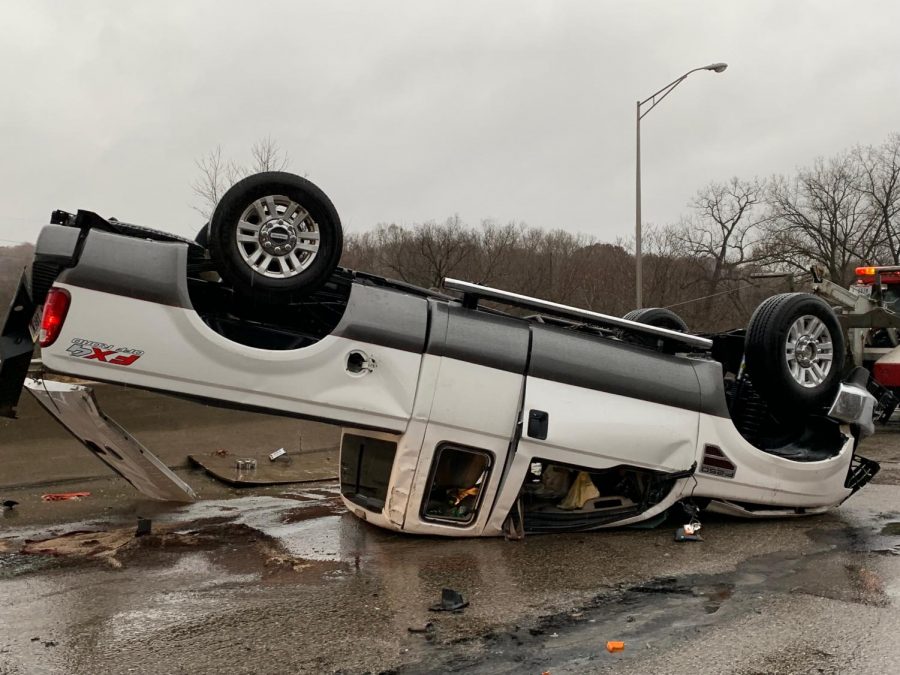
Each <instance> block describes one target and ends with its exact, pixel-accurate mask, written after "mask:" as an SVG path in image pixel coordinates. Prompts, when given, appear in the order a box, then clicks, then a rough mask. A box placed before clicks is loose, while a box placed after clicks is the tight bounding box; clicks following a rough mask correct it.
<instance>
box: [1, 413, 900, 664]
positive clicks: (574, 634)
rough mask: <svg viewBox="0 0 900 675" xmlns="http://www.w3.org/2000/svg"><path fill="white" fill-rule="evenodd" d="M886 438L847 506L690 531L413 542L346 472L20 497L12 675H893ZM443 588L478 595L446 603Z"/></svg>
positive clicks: (896, 657)
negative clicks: (355, 503)
mask: <svg viewBox="0 0 900 675" xmlns="http://www.w3.org/2000/svg"><path fill="white" fill-rule="evenodd" d="M873 440H877V442H870V443H869V447H870V451H869V454H870V455H872V456H873V458H875V459H879V460H882V461H884V467H885V468H884V470H883V472H882V474H880V475H879V476H878V477H877V478H876V482H877V484H873V485H870V486H868V487H867V488H865V489H864V490H862V491H861V492H860V493H859V494H857V495H855V496H854V497H852V498H851V499H850V500H848V501H847V502H846V503H845V504H844V505H843V506H841V507H840V508H838V509H834V510H832V511H830V512H829V513H827V514H825V515H822V516H816V517H807V518H797V519H791V520H778V521H742V520H736V519H730V518H725V517H712V516H707V517H706V518H704V519H703V530H702V534H703V536H704V541H702V542H696V543H676V542H675V541H674V540H673V539H674V538H673V534H674V529H675V527H676V526H677V524H678V523H677V522H672V523H666V524H664V525H661V526H660V527H658V528H656V529H652V530H617V531H607V532H601V533H595V534H575V535H572V534H569V535H545V536H532V537H527V538H526V539H525V540H524V541H518V542H511V541H504V540H502V539H496V540H445V539H437V538H423V537H412V536H408V535H400V534H394V533H391V532H387V531H384V530H379V529H376V528H373V527H371V526H368V525H367V524H366V523H364V522H362V521H360V520H358V519H357V518H355V517H353V516H351V515H349V514H348V513H346V512H345V510H344V508H343V506H342V505H341V503H340V500H339V498H338V497H337V491H336V485H335V484H334V483H333V482H324V483H316V484H307V485H297V486H281V487H276V488H267V489H254V490H251V491H240V490H233V489H222V488H221V487H218V486H216V485H215V484H214V483H213V482H212V481H211V480H210V479H208V478H205V477H204V475H203V474H202V473H200V472H192V471H189V470H187V469H184V468H179V469H178V471H179V474H180V475H182V476H183V477H184V478H185V479H186V480H188V481H189V482H190V483H191V485H192V486H195V487H196V488H197V489H198V490H199V491H200V493H201V495H203V496H204V497H205V499H204V500H203V501H200V502H198V503H196V504H192V505H188V506H177V505H176V506H172V505H160V504H153V503H150V502H146V501H141V500H140V499H138V498H136V497H135V496H134V495H133V493H132V492H130V491H129V490H130V488H127V486H125V488H123V487H122V486H121V485H119V483H118V482H117V481H119V479H117V478H92V479H90V480H87V479H86V480H85V481H79V482H78V483H77V484H76V485H75V487H73V486H72V484H71V483H66V484H63V486H62V487H63V488H64V489H66V490H70V489H76V487H77V488H78V489H83V488H87V489H88V490H89V491H90V492H91V493H92V494H91V497H89V498H85V499H83V500H82V501H80V502H58V503H52V504H46V503H43V502H41V500H40V494H41V493H42V492H44V491H49V490H50V489H51V488H50V487H48V486H35V487H23V488H16V489H14V490H10V489H6V490H4V491H3V495H2V496H3V497H4V498H8V497H13V498H15V499H16V501H18V502H19V506H17V507H15V509H14V510H13V511H8V512H2V513H0V599H2V602H0V673H2V674H4V675H5V674H7V673H29V674H30V673H53V674H56V673H76V674H88V673H91V674H93V673H127V672H135V673H191V674H198V673H217V674H218V673H332V672H341V673H365V672H401V673H425V672H466V673H471V672H474V673H536V674H537V673H542V672H545V671H549V672H551V673H553V674H554V675H556V674H558V673H590V672H598V673H603V672H617V673H620V672H621V673H648V672H652V673H684V672H691V673H742V674H749V673H771V672H779V673H843V672H863V673H866V672H877V673H880V674H882V673H889V672H894V670H896V663H897V662H900V648H898V647H897V646H896V636H897V635H898V634H900V485H898V483H900V481H898V480H897V476H900V471H898V470H897V469H898V467H900V433H898V432H897V431H893V430H889V431H887V432H884V433H883V434H882V435H881V436H880V437H876V439H873ZM0 450H2V449H0ZM70 470H71V471H72V472H73V473H74V472H75V470H76V469H75V468H72V469H70ZM119 482H120V481H119ZM138 516H143V517H147V518H150V519H151V520H152V528H151V533H150V534H149V535H146V536H141V537H135V536H134V534H135V531H136V522H137V517H138ZM73 533H74V534H73ZM28 551H31V552H28ZM442 588H453V589H456V590H458V591H460V592H461V593H462V594H463V596H464V598H465V600H467V601H469V603H470V604H469V606H468V607H466V608H465V609H464V610H462V611H461V612H458V613H453V612H432V611H430V610H429V607H431V606H432V605H434V604H435V603H437V602H438V601H439V599H440V594H441V589H442ZM429 624H430V625H429ZM611 640H616V641H622V642H624V643H625V648H624V650H623V651H619V652H615V653H610V652H608V651H607V650H606V648H605V647H606V643H607V642H608V641H611Z"/></svg>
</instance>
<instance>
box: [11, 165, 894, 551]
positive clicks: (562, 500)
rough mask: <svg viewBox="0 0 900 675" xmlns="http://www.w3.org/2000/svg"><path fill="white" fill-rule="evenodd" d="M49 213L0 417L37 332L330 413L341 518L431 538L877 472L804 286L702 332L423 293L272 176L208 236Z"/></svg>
mask: <svg viewBox="0 0 900 675" xmlns="http://www.w3.org/2000/svg"><path fill="white" fill-rule="evenodd" d="M51 220H52V223H53V224H51V225H48V226H47V227H45V228H44V230H43V231H42V232H41V235H40V238H39V240H38V244H37V248H36V253H35V259H34V263H33V273H32V278H31V280H30V283H26V282H25V281H24V280H23V283H22V284H21V286H20V289H19V294H18V296H17V298H16V300H15V302H14V303H13V306H12V308H11V311H10V313H9V315H8V317H7V320H6V323H5V327H4V332H3V335H2V337H0V357H2V362H0V413H2V414H6V415H7V416H13V415H14V411H15V405H16V402H17V400H18V397H19V392H20V391H21V389H22V386H23V381H24V380H25V377H26V370H27V365H28V361H29V360H30V358H31V355H32V351H33V340H32V336H33V335H36V334H37V332H38V331H39V333H40V344H41V347H42V352H41V356H42V360H43V364H44V366H45V368H46V369H47V370H48V371H52V372H55V373H63V374H66V375H72V376H78V377H82V378H86V379H89V380H97V381H107V382H114V383H122V384H127V385H129V386H135V387H141V388H145V389H150V390H156V391H161V392H166V393H170V394H174V395H178V396H184V397H189V398H195V399H198V400H203V401H206V402H211V403H215V404H218V405H226V406H237V407H240V408H244V409H251V410H258V411H265V412H272V413H277V414H285V415H294V416H297V417H304V418H309V419H316V420H324V421H329V422H333V423H335V424H339V425H342V426H343V428H344V432H343V436H342V444H341V460H340V463H341V468H340V483H341V494H342V495H343V499H344V502H345V504H346V506H347V508H348V509H349V510H350V511H351V512H352V513H354V514H356V515H357V516H359V517H360V518H362V519H364V520H366V521H368V522H370V523H373V524H375V525H378V526H381V527H385V528H389V529H393V530H402V531H405V532H415V533H425V534H436V535H445V536H494V535H500V534H503V533H504V532H507V533H521V532H549V531H565V530H581V531H584V530H593V529H600V528H605V527H610V526H618V525H626V524H631V523H637V522H640V521H646V520H648V519H652V518H654V517H657V516H659V515H660V514H662V513H663V512H664V511H665V510H666V509H668V508H670V507H672V506H673V505H674V504H676V503H678V502H681V501H688V502H690V503H691V504H692V505H695V506H697V507H699V508H702V509H704V508H705V509H710V510H716V511H719V512H727V513H731V514H736V515H742V516H750V517H771V516H788V515H790V516H794V515H798V514H811V513H819V512H822V511H824V510H826V509H828V508H830V507H833V506H835V505H837V504H840V503H841V502H842V501H844V500H845V499H846V498H847V497H849V496H850V495H851V494H853V492H855V491H856V490H858V489H859V488H860V487H862V486H863V485H865V484H866V483H867V482H868V481H869V480H870V479H871V477H872V476H873V475H874V474H875V472H876V471H877V470H878V465H877V464H876V463H874V462H872V461H870V460H867V459H864V458H862V457H860V456H858V455H857V454H855V450H856V446H857V444H858V442H859V440H860V439H861V438H862V437H863V436H865V435H867V434H869V433H871V432H872V405H873V403H874V400H873V398H872V397H871V396H870V395H869V394H868V393H867V391H866V381H867V379H868V373H867V372H866V371H865V370H863V369H857V370H855V371H853V372H851V373H849V374H847V373H844V372H843V355H844V347H843V339H842V337H841V332H840V329H839V328H838V324H837V322H836V320H835V318H834V316H833V314H832V311H831V309H830V308H829V307H828V306H827V305H826V304H825V303H824V302H823V301H821V300H820V299H818V298H816V297H814V296H810V295H804V294H787V295H781V296H775V297H773V298H770V299H769V300H767V301H766V302H764V303H763V304H762V305H761V306H760V307H759V308H758V309H757V311H756V313H755V314H754V316H753V318H752V320H751V323H750V325H749V328H748V329H747V330H746V331H744V330H738V331H733V332H730V333H725V334H717V335H711V336H706V337H701V336H697V335H692V334H689V333H687V332H686V328H685V327H684V325H683V323H682V322H681V321H680V319H678V317H677V316H675V315H674V314H672V313H671V312H669V311H667V310H642V311H636V312H632V313H631V314H629V315H628V316H627V317H626V318H618V317H612V316H605V315H602V314H597V313H594V312H590V311H586V310H581V309H577V308H573V307H566V306H562V305H558V304H555V303H550V302H545V301H542V300H538V299H535V298H528V297H523V296H519V295H516V294H513V293H508V292H504V291H501V290H497V289H492V288H487V287H483V286H478V285H474V284H469V283H465V282H462V281H455V280H449V279H448V280H446V281H445V287H446V290H447V292H448V294H443V293H438V292H434V291H429V290H425V289H421V288H416V287H413V286H409V285H407V284H403V283H399V282H394V281H390V280H388V279H384V278H381V277H377V276H373V275H369V274H364V273H359V272H354V271H352V270H347V269H342V268H339V267H337V261H338V259H339V255H340V250H341V229H340V221H339V219H338V217H337V213H336V212H335V210H334V207H333V206H332V205H331V202H330V201H329V200H328V198H327V197H326V196H325V195H324V194H323V193H322V192H321V191H319V190H318V189H317V188H315V186H313V185H312V184H310V183H309V182H308V181H305V180H303V179H301V178H298V177H296V176H291V175H289V174H283V173H269V174H259V175H257V176H252V177H251V178H249V179H246V180H244V181H242V182H241V183H238V184H237V185H235V187H233V188H232V189H231V190H230V191H229V192H228V193H227V194H226V195H225V197H224V198H223V199H222V201H221V202H220V203H219V206H218V207H217V208H216V212H215V213H214V215H213V217H212V219H211V222H210V224H209V225H208V226H206V227H204V229H203V230H202V231H201V233H200V235H199V236H198V238H197V241H190V240H186V239H182V238H179V237H176V236H173V235H168V234H165V233H162V232H158V231H153V230H147V229H144V228H139V227H136V226H133V225H129V224H126V223H121V222H118V221H115V220H104V219H103V218H101V217H99V216H97V215H95V214H93V213H90V212H86V211H79V212H78V214H77V215H70V214H67V213H63V212H54V215H53V217H52V219H51ZM486 302H487V303H489V304H488V305H486ZM41 307H42V308H43V310H42V311H41V309H40V308H41ZM501 307H505V308H506V309H505V310H501V309H498V308H501ZM32 315H34V316H35V321H34V323H32V321H31V320H32ZM844 376H846V378H845V379H844V381H843V382H842V378H844ZM29 388H30V389H31V390H33V392H34V393H36V395H37V396H38V397H39V399H41V400H42V402H43V403H44V404H45V406H46V407H47V408H48V410H50V411H51V412H52V413H53V414H54V415H55V416H56V418H57V419H59V420H60V421H61V422H63V424H65V425H66V426H67V427H68V428H69V429H70V431H72V432H73V433H74V434H75V435H76V436H78V437H79V438H80V439H81V440H83V441H84V442H85V444H86V445H87V446H88V447H89V448H90V449H91V450H92V451H93V452H94V453H95V454H96V455H97V456H98V457H99V458H101V459H104V461H107V462H108V463H109V464H110V465H111V466H113V468H115V469H116V470H117V471H119V472H120V473H121V474H122V475H123V476H125V477H126V478H127V479H129V480H130V481H131V482H132V483H133V484H134V485H135V486H136V487H137V488H138V489H141V490H142V491H144V492H146V493H147V494H150V495H151V496H155V497H158V498H185V499H189V498H191V496H192V493H191V491H190V488H189V487H188V486H186V485H184V484H183V483H181V481H180V480H178V479H177V478H176V477H175V476H174V475H171V474H170V473H168V472H167V470H166V469H165V467H164V466H162V465H161V464H159V463H158V462H156V463H154V458H153V457H152V455H150V454H149V453H148V452H146V449H143V448H138V451H137V452H133V446H134V443H135V441H134V440H133V439H131V438H130V436H129V435H128V434H127V432H125V431H124V430H122V429H120V428H118V427H117V426H116V425H115V424H114V423H113V422H112V421H111V420H108V419H107V418H105V417H104V416H103V415H102V413H100V411H98V410H97V409H96V407H95V406H94V405H93V402H92V400H91V398H90V396H89V392H87V391H86V390H85V389H84V388H79V387H73V386H71V385H62V384H59V383H51V382H49V381H31V382H30V383H29ZM166 481H169V483H168V485H166Z"/></svg>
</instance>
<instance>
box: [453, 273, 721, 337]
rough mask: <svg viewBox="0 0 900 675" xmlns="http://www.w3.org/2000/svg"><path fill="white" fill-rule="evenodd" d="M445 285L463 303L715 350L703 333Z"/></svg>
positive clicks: (475, 287) (455, 284) (468, 285)
mask: <svg viewBox="0 0 900 675" xmlns="http://www.w3.org/2000/svg"><path fill="white" fill-rule="evenodd" d="M444 288H446V289H448V290H451V291H457V292H459V293H462V294H463V305H465V306H467V307H472V308H475V307H477V306H478V300H479V299H481V298H484V299H485V300H493V301H495V302H500V303H503V304H505V305H512V306H513V307H519V308H521V309H528V310H532V311H535V312H543V313H545V314H550V315H551V316H560V317H562V318H564V319H570V320H574V321H581V322H586V323H591V324H596V325H600V326H611V327H613V328H624V329H626V330H629V331H632V332H635V333H643V334H645V335H651V336H653V337H655V338H660V339H664V340H670V341H671V342H676V343H679V344H683V345H688V346H689V347H696V348H699V349H703V350H710V349H712V345H713V343H712V340H709V339H707V338H703V337H700V336H699V335H691V334H690V333H679V332H678V331H676V330H669V329H668V328H660V327H658V326H649V325H647V324H645V323H638V322H637V321H629V320H628V319H621V318H619V317H617V316H609V315H608V314H600V313H599V312H591V311H590V310H587V309H580V308H578V307H571V306H569V305H561V304H559V303H557V302H550V301H549V300H540V299H538V298H532V297H529V296H527V295H519V294H518V293H510V292H509V291H503V290H500V289H499V288H491V287H490V286H481V285H479V284H472V283H469V282H468V281H460V280H459V279H451V278H449V277H447V278H446V279H444Z"/></svg>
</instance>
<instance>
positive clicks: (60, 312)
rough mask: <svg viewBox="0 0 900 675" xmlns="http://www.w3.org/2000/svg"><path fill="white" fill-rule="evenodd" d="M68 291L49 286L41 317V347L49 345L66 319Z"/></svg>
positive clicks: (54, 339) (56, 336)
mask: <svg viewBox="0 0 900 675" xmlns="http://www.w3.org/2000/svg"><path fill="white" fill-rule="evenodd" d="M70 300H71V298H70V297H69V291H66V290H63V289H62V288H51V289H50V292H49V293H48V294H47V300H46V302H44V316H43V318H42V319H41V336H40V337H41V339H40V345H41V347H49V346H50V345H52V344H53V343H54V342H56V338H58V337H59V331H61V330H62V325H63V321H65V320H66V312H68V311H69V302H70Z"/></svg>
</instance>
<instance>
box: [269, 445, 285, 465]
mask: <svg viewBox="0 0 900 675" xmlns="http://www.w3.org/2000/svg"><path fill="white" fill-rule="evenodd" d="M286 454H287V451H286V450H285V449H284V448H278V449H277V450H276V451H275V452H271V453H269V461H270V462H274V461H275V460H276V459H278V458H279V457H281V456H282V455H286Z"/></svg>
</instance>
